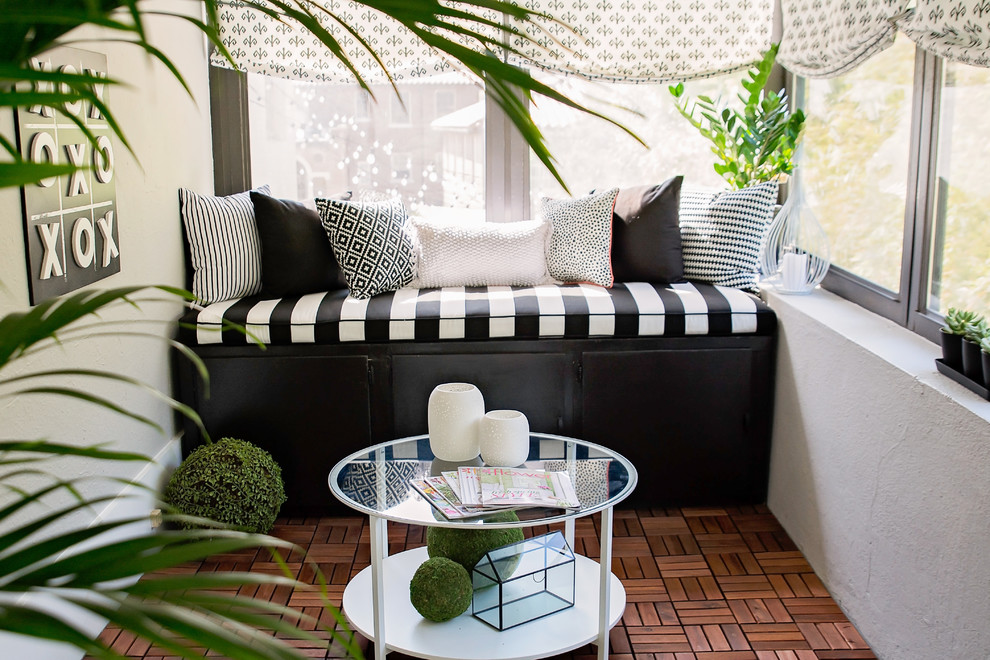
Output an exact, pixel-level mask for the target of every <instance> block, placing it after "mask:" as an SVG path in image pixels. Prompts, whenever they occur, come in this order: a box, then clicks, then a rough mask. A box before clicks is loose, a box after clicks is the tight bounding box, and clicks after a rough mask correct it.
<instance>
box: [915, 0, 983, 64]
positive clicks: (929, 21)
mask: <svg viewBox="0 0 990 660" xmlns="http://www.w3.org/2000/svg"><path fill="white" fill-rule="evenodd" d="M898 28H900V30H901V31H903V32H904V33H905V34H906V35H907V36H908V37H909V38H910V39H911V40H912V41H914V42H915V43H916V44H918V45H919V46H920V47H922V48H924V49H925V50H927V51H931V52H932V53H935V54H936V55H940V56H941V57H944V58H946V59H950V60H954V61H956V62H962V63H963V64H972V65H975V66H983V67H987V66H990V1H988V0H951V1H949V0H917V7H916V8H915V10H914V12H913V13H912V15H911V16H910V17H908V18H907V19H905V20H903V21H901V22H899V23H898Z"/></svg>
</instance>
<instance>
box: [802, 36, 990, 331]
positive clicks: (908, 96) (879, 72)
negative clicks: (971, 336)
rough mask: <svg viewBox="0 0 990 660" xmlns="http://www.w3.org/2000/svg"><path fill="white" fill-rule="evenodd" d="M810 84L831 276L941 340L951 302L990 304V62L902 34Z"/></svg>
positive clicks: (812, 168) (812, 158) (811, 156)
mask: <svg viewBox="0 0 990 660" xmlns="http://www.w3.org/2000/svg"><path fill="white" fill-rule="evenodd" d="M801 83H803V86H804V92H803V94H801V95H800V96H801V103H802V105H803V106H804V107H805V109H806V111H807V113H808V115H809V119H808V123H807V130H806V133H805V136H804V142H803V145H804V146H803V155H802V160H801V164H800V167H801V168H802V171H803V176H802V180H803V182H804V184H805V189H806V193H807V195H806V197H807V199H808V203H809V204H811V206H812V211H813V212H814V213H815V215H816V216H817V217H818V219H819V220H820V221H821V222H822V225H823V226H824V227H825V229H826V231H827V232H828V234H829V238H830V241H831V243H832V258H833V267H832V269H831V270H830V271H829V275H828V277H827V278H826V280H825V283H824V285H825V286H826V287H827V288H829V289H831V290H833V291H835V292H837V293H839V294H840V295H843V296H845V297H847V298H849V299H851V300H853V301H855V302H857V303H859V304H861V305H863V306H865V307H867V308H868V309H871V310H873V311H876V312H877V313H879V314H882V315H884V316H886V317H888V318H890V319H892V320H894V321H896V322H898V323H901V324H903V325H905V326H907V327H909V328H911V329H913V330H915V331H917V332H919V333H921V334H923V335H924V336H926V337H928V338H929V339H932V340H933V341H935V340H936V339H937V338H936V333H937V330H938V327H939V325H940V324H941V316H942V315H943V314H945V312H946V311H947V310H948V308H949V307H950V306H953V307H964V308H968V309H974V310H976V311H979V312H984V313H986V312H988V311H990V268H988V263H990V259H988V257H990V222H987V218H988V217H990V191H988V189H987V187H986V186H985V185H984V184H983V183H982V179H983V178H984V175H983V173H984V172H986V171H987V168H990V156H988V155H987V153H986V150H985V149H984V148H983V145H984V143H985V141H986V138H987V134H988V132H990V127H988V126H987V124H986V121H985V114H986V107H987V104H990V71H988V70H986V69H982V68H976V67H971V66H966V65H962V64H954V63H951V62H949V63H946V62H942V61H941V60H939V59H938V58H936V57H935V56H933V55H930V54H927V53H925V52H924V51H916V49H915V47H914V45H913V44H912V42H911V41H909V40H908V39H907V38H905V37H903V36H898V37H897V39H896V40H895V43H894V45H893V46H892V47H891V48H889V49H888V50H886V51H884V52H882V53H880V54H879V55H877V56H875V57H873V58H872V59H870V60H868V61H867V62H865V63H864V64H862V65H860V66H859V67H857V68H856V69H854V70H853V71H851V72H849V73H848V74H846V75H844V76H841V77H838V78H834V79H830V80H807V81H801Z"/></svg>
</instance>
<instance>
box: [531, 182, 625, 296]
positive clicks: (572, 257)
mask: <svg viewBox="0 0 990 660" xmlns="http://www.w3.org/2000/svg"><path fill="white" fill-rule="evenodd" d="M618 194H619V189H618V188H612V189H611V190H606V191H605V192H601V193H592V194H591V195H585V196H584V197H576V198H574V199H550V198H549V197H544V198H542V199H541V200H540V210H541V211H542V214H543V217H544V218H546V219H547V220H549V221H550V223H551V224H552V225H553V231H552V232H551V234H550V245H549V247H548V248H547V270H548V271H549V272H550V277H552V278H554V279H555V280H558V281H560V282H589V283H591V284H598V285H599V286H603V287H606V288H607V287H610V286H612V283H613V281H614V279H613V277H612V250H611V248H612V209H613V208H614V207H615V197H616V195H618Z"/></svg>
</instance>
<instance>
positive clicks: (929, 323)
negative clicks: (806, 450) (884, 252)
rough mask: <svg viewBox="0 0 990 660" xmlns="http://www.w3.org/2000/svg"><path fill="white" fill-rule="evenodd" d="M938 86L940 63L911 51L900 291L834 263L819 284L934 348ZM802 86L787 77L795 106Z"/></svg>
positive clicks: (936, 329)
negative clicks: (931, 295) (931, 298)
mask: <svg viewBox="0 0 990 660" xmlns="http://www.w3.org/2000/svg"><path fill="white" fill-rule="evenodd" d="M901 38H905V37H903V36H902V37H901ZM941 83H942V61H941V58H939V57H936V56H935V55H932V54H931V53H928V52H926V51H925V50H923V49H921V48H916V50H915V63H914V86H913V93H912V98H911V143H910V145H909V156H908V159H909V160H908V177H907V181H906V183H905V185H906V190H907V194H906V196H905V204H904V224H903V243H902V252H901V272H900V282H899V291H897V292H892V291H889V290H887V289H886V288H884V287H881V286H879V285H878V284H875V283H873V282H871V281H869V280H867V279H865V278H863V277H860V276H858V275H856V274H854V273H851V272H849V271H847V270H845V269H843V268H841V267H840V266H837V265H835V264H833V265H832V266H831V267H830V268H829V272H828V274H827V275H826V276H825V279H824V281H823V282H822V287H823V288H825V289H827V290H829V291H831V292H833V293H835V294H837V295H838V296H840V297H842V298H846V299H847V300H850V301H851V302H854V303H856V304H858V305H860V306H861V307H864V308H866V309H868V310H870V311H872V312H874V313H876V314H878V315H880V316H883V317H885V318H887V319H890V320H891V321H894V322H895V323H897V324H899V325H902V326H905V327H906V328H908V329H910V330H912V331H914V332H916V333H918V334H920V335H921V336H923V337H925V338H926V339H929V340H930V341H933V342H936V343H937V342H938V332H939V328H940V327H941V326H942V322H943V317H942V315H941V314H938V313H936V312H934V311H932V310H930V309H928V300H927V297H928V273H929V269H930V267H931V263H930V261H931V257H930V255H931V241H932V240H933V235H934V225H935V216H934V199H933V196H934V191H935V157H936V155H937V145H938V108H939V105H938V104H939V102H940V94H941ZM804 85H805V80H804V79H803V78H800V77H798V76H794V75H793V74H788V75H787V86H788V88H789V89H790V90H793V94H792V96H793V98H794V99H795V101H796V103H797V104H798V106H800V105H801V104H803V101H804V97H805V95H804Z"/></svg>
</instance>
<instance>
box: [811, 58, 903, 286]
mask: <svg viewBox="0 0 990 660" xmlns="http://www.w3.org/2000/svg"><path fill="white" fill-rule="evenodd" d="M914 59H915V54H914V45H913V43H912V42H911V41H909V40H907V39H904V38H898V39H897V40H896V41H895V45H894V46H893V47H892V48H889V49H887V50H885V51H884V52H883V53H881V54H879V55H877V56H876V57H873V58H872V59H870V60H867V61H866V62H865V63H864V64H862V65H860V66H859V67H857V68H856V69H854V70H853V71H852V72H850V73H848V74H846V75H844V76H840V77H838V78H831V79H826V80H808V81H806V85H805V94H804V103H803V105H804V109H805V112H806V113H807V115H808V119H807V121H806V126H805V133H804V137H803V150H804V153H803V159H802V161H801V164H800V167H801V170H802V175H801V180H802V182H803V184H804V190H805V199H806V200H807V202H808V204H809V205H810V207H811V210H812V212H813V213H814V214H815V217H816V218H818V221H819V222H821V223H822V226H823V227H824V228H825V231H826V233H827V234H828V236H829V241H830V243H831V248H832V263H833V265H834V266H838V267H840V268H842V269H844V270H845V271H847V272H848V273H851V274H853V275H856V276H858V277H860V278H863V279H865V280H868V281H870V282H872V283H874V284H876V285H878V286H880V287H882V288H883V289H885V290H886V291H889V292H891V293H892V294H899V293H900V292H901V262H902V260H903V257H904V253H903V250H902V245H903V241H902V237H903V235H904V213H905V209H906V207H907V201H908V200H907V181H908V160H909V157H910V144H911V104H912V99H913V94H912V87H913V84H914Z"/></svg>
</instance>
